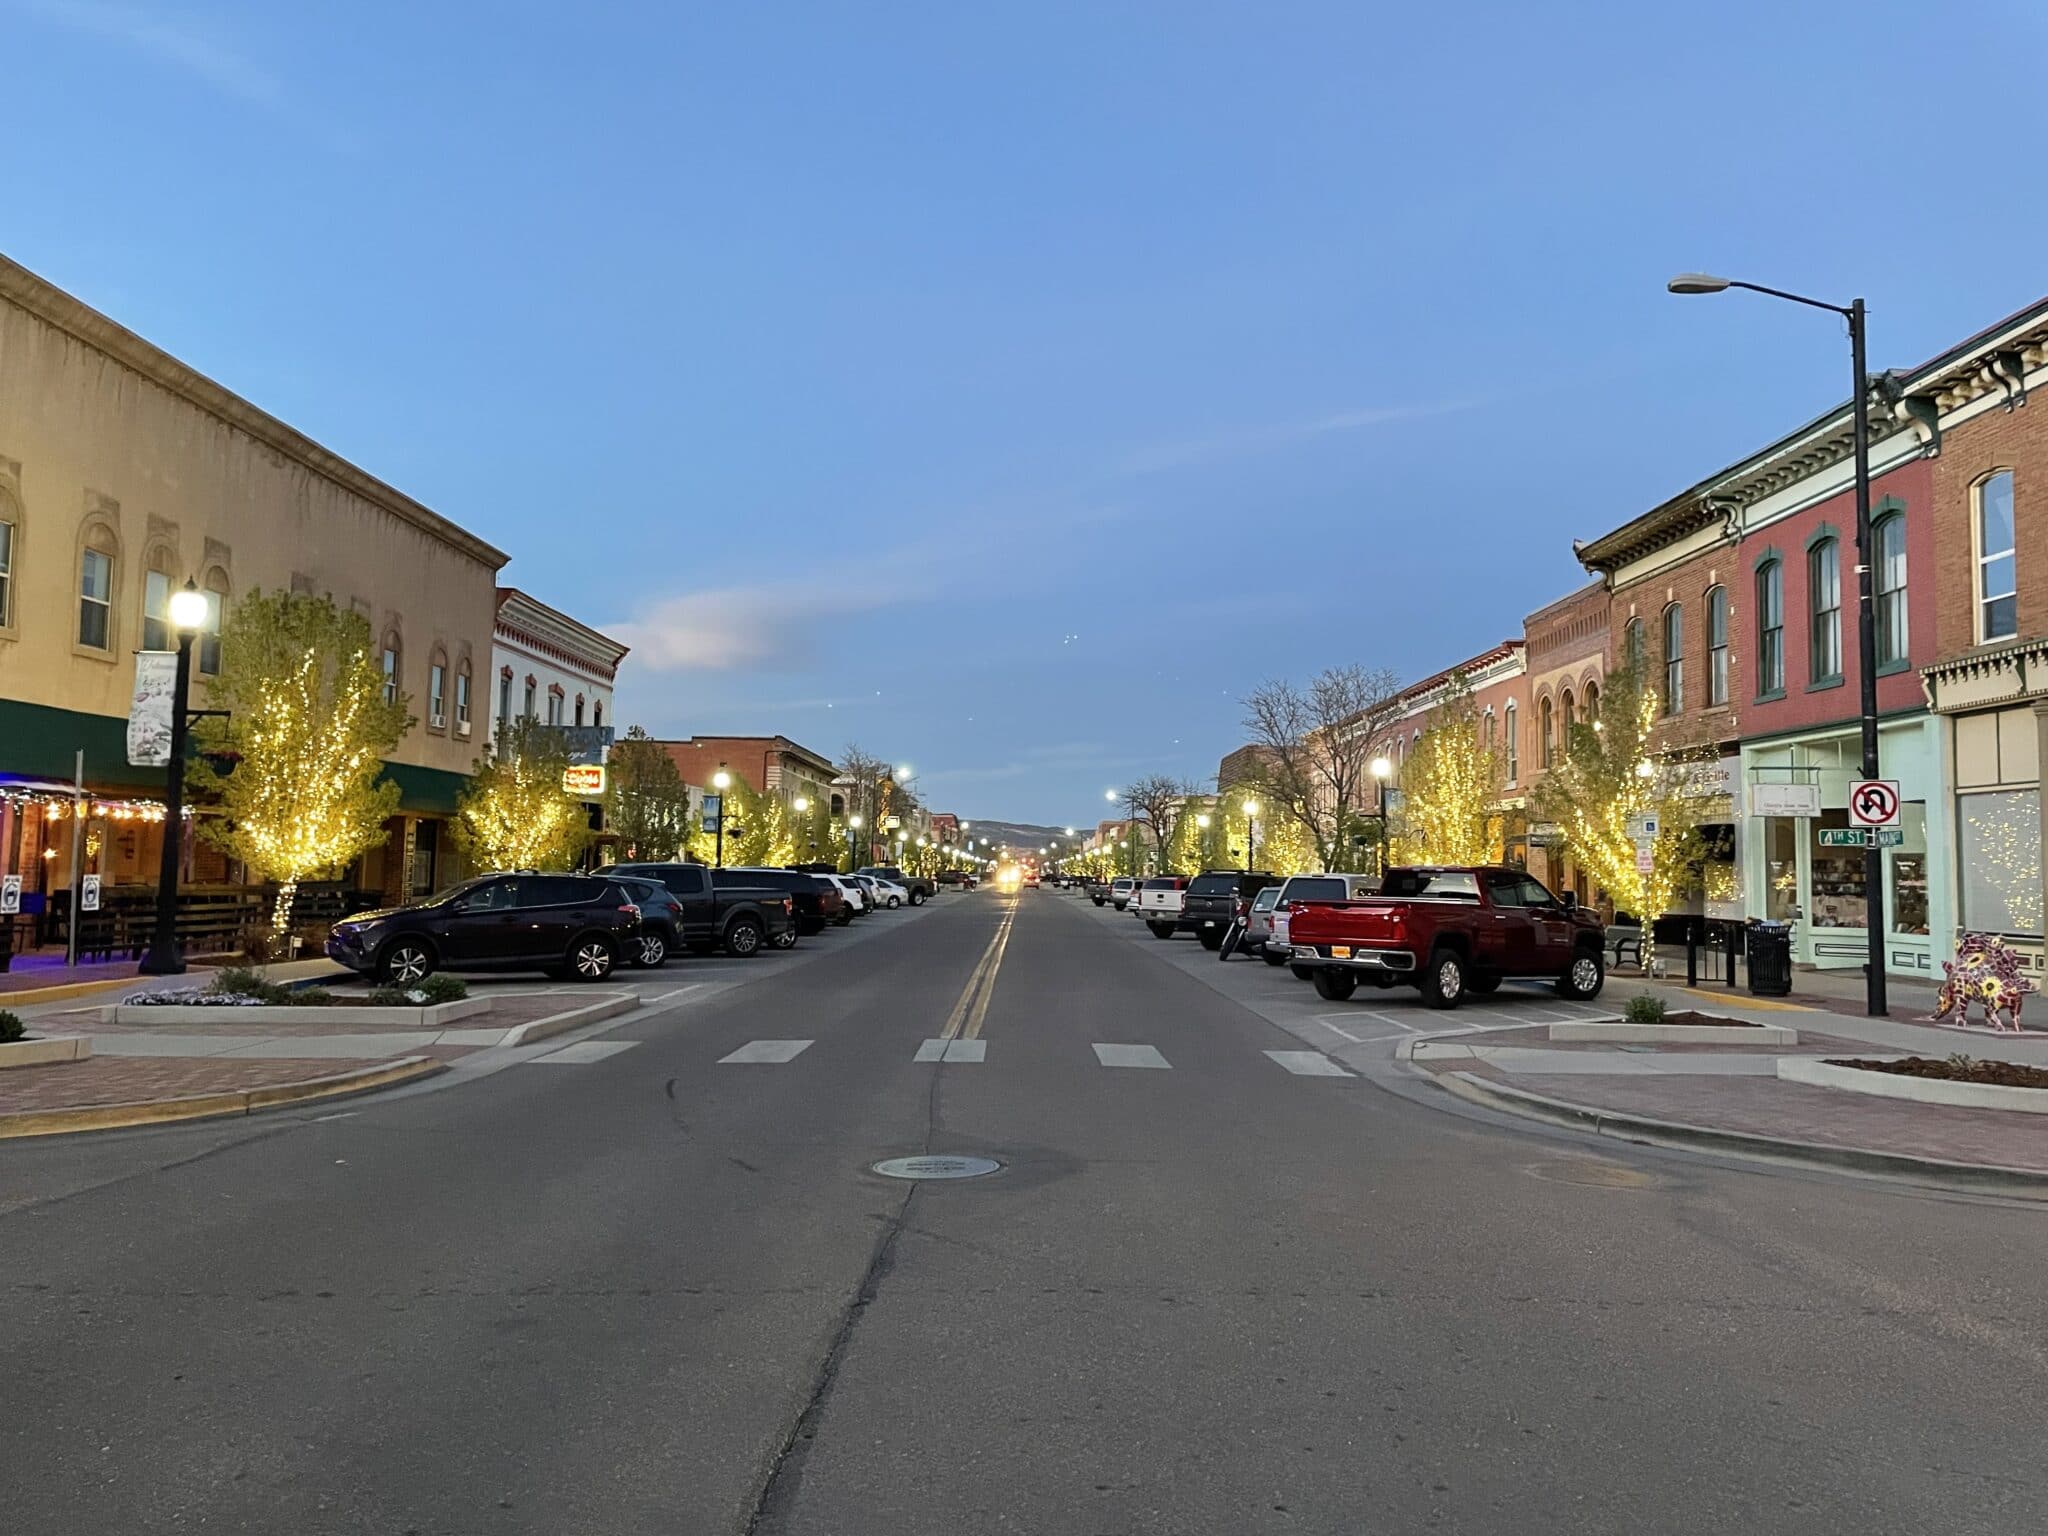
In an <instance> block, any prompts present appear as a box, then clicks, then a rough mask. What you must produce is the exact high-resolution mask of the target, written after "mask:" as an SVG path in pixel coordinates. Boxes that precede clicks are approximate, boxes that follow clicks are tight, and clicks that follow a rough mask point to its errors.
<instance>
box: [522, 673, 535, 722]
mask: <svg viewBox="0 0 2048 1536" xmlns="http://www.w3.org/2000/svg"><path fill="white" fill-rule="evenodd" d="M539 696H540V682H539V680H538V679H537V678H535V677H534V675H533V674H532V673H531V672H529V673H527V674H526V695H525V698H524V700H523V701H522V703H521V704H520V707H519V718H520V719H522V720H538V719H539V718H540V716H539V715H538V714H536V713H535V711H534V704H535V701H536V700H537V699H538V698H539Z"/></svg>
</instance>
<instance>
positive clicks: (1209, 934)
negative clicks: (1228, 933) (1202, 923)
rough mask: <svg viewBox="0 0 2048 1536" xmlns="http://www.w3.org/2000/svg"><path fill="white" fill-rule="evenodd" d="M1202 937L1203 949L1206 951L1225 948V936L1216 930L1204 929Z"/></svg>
mask: <svg viewBox="0 0 2048 1536" xmlns="http://www.w3.org/2000/svg"><path fill="white" fill-rule="evenodd" d="M1200 937H1201V940H1202V948H1204V949H1221V948H1222V947H1223V935H1222V934H1220V933H1218V932H1217V931H1216V930H1215V929H1214V928H1204V929H1203V930H1202V932H1201V935H1200Z"/></svg>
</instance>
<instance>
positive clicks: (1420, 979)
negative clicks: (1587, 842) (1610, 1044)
mask: <svg viewBox="0 0 2048 1536" xmlns="http://www.w3.org/2000/svg"><path fill="white" fill-rule="evenodd" d="M1287 931H1288V942H1289V943H1290V944H1291V945H1292V946H1293V954H1292V956H1291V957H1290V963H1291V964H1292V966H1293V968H1294V974H1295V975H1297V976H1301V977H1305V978H1307V979H1309V980H1312V981H1314V982H1315V984H1316V991H1317V992H1319V993H1320V994H1321V995H1322V996H1324V997H1327V998H1330V999H1332V1000H1334V1001H1341V1000H1342V999H1344V998H1347V997H1349V996H1350V995H1351V994H1352V993H1353V992H1355V991H1356V990H1357V989H1358V983H1359V981H1360V979H1361V978H1363V979H1366V980H1370V981H1371V982H1372V983H1373V984H1374V985H1375V986H1380V987H1391V986H1395V985H1397V984H1400V983H1406V984H1408V985H1411V986H1416V987H1420V988H1421V989H1422V996H1423V1000H1424V1001H1425V1002H1427V1003H1428V1004H1429V1005H1430V1006H1431V1007H1432V1008H1455V1007H1457V1006H1458V1004H1459V1003H1461V1002H1463V1001H1464V1000H1465V994H1466V993H1468V992H1491V991H1493V990H1494V989H1495V988H1496V987H1498V986H1499V985H1500V984H1501V982H1502V981H1503V980H1504V979H1506V978H1507V977H1510V976H1540V977H1543V978H1545V979H1547V980H1549V981H1551V982H1552V983H1554V984H1555V985H1556V987H1557V991H1558V995H1559V996H1561V997H1569V998H1574V999H1577V1000H1579V1001H1584V1000H1586V999H1588V998H1593V997H1597V996H1599V995H1600V988H1601V986H1602V985H1603V984H1604V983H1605V982H1606V980H1607V968H1606V965H1605V964H1604V963H1603V962H1602V959H1601V951H1602V950H1603V948H1604V947H1605V942H1606V930H1605V929H1604V928H1603V927H1602V925H1601V922H1600V919H1599V917H1598V916H1596V915H1595V914H1594V913H1592V912H1589V911H1587V910H1586V909H1585V908H1584V907H1580V906H1577V905H1575V904H1574V903H1573V902H1572V900H1571V898H1569V897H1566V898H1564V899H1563V900H1560V899H1559V898H1557V897H1555V896H1553V895H1551V894H1550V892H1549V891H1547V890H1545V889H1544V888H1543V886H1542V884H1541V883H1540V882H1538V881H1536V880H1534V879H1531V878H1530V877H1529V876H1528V875H1527V874H1525V873H1523V872H1522V871H1521V870H1519V869H1504V868H1498V867H1494V866H1487V865H1480V866H1465V867H1455V866H1439V865H1415V866H1411V867H1408V868H1403V869H1390V870H1388V871H1387V877H1386V879H1385V880H1384V881H1382V882H1381V885H1380V893H1379V894H1378V895H1377V896H1365V897H1359V898H1355V899H1353V900H1350V901H1301V902H1295V903H1293V904H1292V906H1291V910H1290V912H1289V915H1288V929H1287Z"/></svg>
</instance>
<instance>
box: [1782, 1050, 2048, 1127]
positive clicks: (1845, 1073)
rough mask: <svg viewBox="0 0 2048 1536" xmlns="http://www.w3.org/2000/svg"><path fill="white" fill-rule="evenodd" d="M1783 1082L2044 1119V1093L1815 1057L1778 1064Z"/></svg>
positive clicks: (2047, 1094) (2047, 1101)
mask: <svg viewBox="0 0 2048 1536" xmlns="http://www.w3.org/2000/svg"><path fill="white" fill-rule="evenodd" d="M1778 1077H1779V1080H1780V1081H1782V1082H1787V1083H1805V1084H1806V1085H1808V1086H1809V1087H1813V1088H1839V1089H1842V1090H1844V1091H1846V1092H1849V1093H1867V1094H1872V1095H1875V1096H1876V1097H1878V1098H1881V1099H1910V1100H1912V1101H1914V1102H1915V1103H1918V1104H1947V1105H1951V1106H1953V1107H1955V1108H1957V1109H2010V1110H2017V1111H2019V1112H2020V1113H2022V1114H2034V1115H2048V1088H2007V1087H2003V1086H2001V1085H1999V1084H1996V1083H1959V1082H1951V1081H1948V1080H1946V1079H1943V1078H1938V1077H1908V1076H1905V1075H1904V1074H1901V1073H1897V1072H1873V1071H1871V1070H1870V1069H1869V1068H1867V1067H1845V1066H1842V1065H1840V1064H1839V1063H1837V1062H1833V1061H1824V1060H1822V1059H1821V1058H1820V1057H1818V1056H1783V1057H1780V1058H1779V1060H1778Z"/></svg>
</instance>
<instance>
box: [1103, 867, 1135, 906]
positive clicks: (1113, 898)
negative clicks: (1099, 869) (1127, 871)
mask: <svg viewBox="0 0 2048 1536" xmlns="http://www.w3.org/2000/svg"><path fill="white" fill-rule="evenodd" d="M1137 894H1138V882H1137V881H1136V880H1134V879H1132V878H1131V877H1130V876H1129V875H1118V876H1117V877H1116V878H1115V879H1114V880H1112V881H1110V882H1109V900H1110V904H1111V905H1112V906H1114V907H1115V908H1116V909H1117V911H1119V912H1121V911H1123V910H1124V908H1126V907H1128V906H1129V905H1130V904H1131V898H1132V897H1133V896H1135V895H1137Z"/></svg>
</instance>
